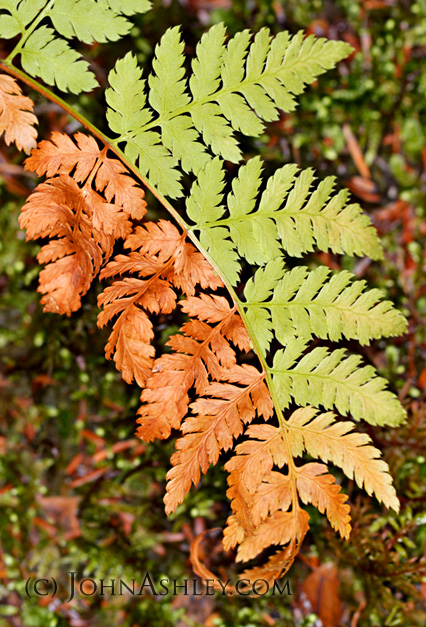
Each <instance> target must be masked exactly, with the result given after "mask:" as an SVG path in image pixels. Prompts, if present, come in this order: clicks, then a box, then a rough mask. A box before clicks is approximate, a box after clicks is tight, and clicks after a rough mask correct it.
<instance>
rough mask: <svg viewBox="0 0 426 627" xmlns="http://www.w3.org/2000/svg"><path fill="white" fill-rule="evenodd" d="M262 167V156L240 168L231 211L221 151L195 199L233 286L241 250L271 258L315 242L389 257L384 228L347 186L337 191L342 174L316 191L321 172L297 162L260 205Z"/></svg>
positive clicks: (211, 247)
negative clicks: (380, 234) (381, 235)
mask: <svg viewBox="0 0 426 627" xmlns="http://www.w3.org/2000/svg"><path fill="white" fill-rule="evenodd" d="M261 168H262V164H261V161H260V159H259V158H258V157H255V158H254V159H251V160H250V161H249V162H248V163H247V164H246V165H244V166H242V167H241V168H240V170H239V173H238V178H236V179H234V182H233V186H232V187H233V191H232V192H231V193H230V194H228V197H227V209H228V212H229V213H228V214H227V213H226V209H225V207H224V206H223V205H221V204H220V203H221V202H222V201H223V194H222V193H221V191H222V189H223V183H222V180H223V176H224V173H223V164H222V163H221V162H220V160H219V159H218V158H216V159H214V160H213V161H211V162H210V163H208V164H207V166H206V167H205V170H204V171H203V173H201V174H200V176H199V178H198V180H197V181H196V182H195V183H194V184H193V186H192V189H191V195H190V196H189V198H188V201H187V213H188V216H189V217H190V219H191V220H192V221H193V222H195V225H194V226H193V227H192V229H194V230H196V231H198V232H199V234H200V235H199V237H200V241H201V242H202V244H203V246H205V248H206V249H207V250H208V251H209V252H210V253H211V255H212V257H213V258H214V259H215V260H216V259H217V260H218V262H219V267H221V268H222V269H223V272H224V273H225V274H226V276H227V277H228V278H229V280H230V282H231V284H232V285H235V284H236V283H237V282H238V271H239V268H240V263H239V262H238V260H237V258H238V257H243V258H245V259H247V261H248V262H249V263H252V264H257V265H264V264H265V263H267V262H268V261H272V260H273V259H275V258H276V257H279V256H281V254H282V252H281V247H282V248H283V249H284V250H285V252H286V253H288V254H289V255H291V256H296V257H300V256H302V254H303V253H306V252H311V251H312V250H314V246H315V244H316V246H317V247H318V248H319V249H320V250H323V251H327V250H329V249H330V250H332V251H333V252H335V253H346V254H349V255H369V256H370V257H372V258H373V259H380V258H381V257H382V254H383V253H382V250H381V246H380V242H379V240H378V238H377V234H376V232H375V230H374V228H373V226H372V225H371V223H370V220H369V218H368V217H367V216H366V215H364V214H362V212H361V208H360V206H359V205H355V204H351V205H346V200H347V196H348V193H347V190H342V191H340V192H339V193H338V194H337V195H334V196H333V195H332V192H333V188H334V180H335V179H334V177H327V178H326V179H324V180H323V181H322V182H321V183H320V184H319V186H318V188H317V189H316V190H314V191H311V185H312V183H313V181H314V176H313V171H312V170H304V171H302V172H301V173H300V175H299V176H298V177H296V176H295V175H296V171H297V166H296V165H286V166H284V167H283V168H281V169H280V170H277V172H276V173H275V174H274V175H273V176H272V177H270V178H269V179H268V181H267V184H266V189H265V190H264V192H263V193H262V194H261V196H260V200H259V203H258V206H257V207H255V205H256V196H257V192H258V189H259V187H260V185H261V182H262V181H261V176H260V175H261Z"/></svg>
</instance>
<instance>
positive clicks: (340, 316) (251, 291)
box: [244, 259, 407, 349]
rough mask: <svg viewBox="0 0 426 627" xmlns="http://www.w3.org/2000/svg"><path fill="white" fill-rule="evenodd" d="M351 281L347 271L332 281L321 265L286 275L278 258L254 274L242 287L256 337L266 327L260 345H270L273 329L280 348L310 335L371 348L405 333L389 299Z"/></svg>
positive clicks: (403, 324)
mask: <svg viewBox="0 0 426 627" xmlns="http://www.w3.org/2000/svg"><path fill="white" fill-rule="evenodd" d="M353 278H354V277H353V275H351V274H350V272H346V271H342V272H339V273H338V274H334V275H333V276H332V277H331V278H330V270H329V268H326V267H324V266H321V267H319V268H317V269H316V270H314V271H313V272H309V271H308V270H307V268H306V267H304V266H302V267H297V268H293V269H292V270H290V271H289V272H286V271H285V270H284V264H283V262H282V260H280V259H278V260H274V261H271V262H269V263H268V264H267V265H266V266H265V267H264V268H260V269H259V270H257V272H256V274H255V275H254V277H253V278H252V279H251V280H250V281H249V282H248V283H247V285H246V288H245V291H244V296H245V298H246V301H247V302H246V304H245V305H244V306H245V307H246V309H247V317H248V319H249V320H250V323H251V324H252V325H256V327H257V328H259V333H261V331H262V329H264V331H263V333H264V334H265V335H267V337H268V338H269V340H268V341H267V340H266V339H265V337H264V336H262V335H261V337H263V342H262V346H263V347H264V348H265V349H266V348H268V347H269V341H270V340H271V339H272V330H274V332H275V336H276V338H277V339H278V340H279V342H281V344H284V345H285V344H287V343H288V342H289V341H291V340H292V339H294V338H296V337H303V338H305V339H307V340H309V339H311V338H312V336H313V335H315V336H317V337H319V338H322V339H329V340H332V341H334V342H336V341H338V340H340V339H341V338H342V337H345V338H347V339H348V340H352V339H354V340H358V341H359V342H360V343H361V344H369V343H370V341H371V340H373V339H378V338H381V337H389V336H393V335H401V334H403V333H405V331H406V330H407V321H406V319H405V318H404V316H403V315H402V314H401V313H400V312H399V311H398V310H397V309H395V308H394V307H393V306H392V303H391V302H390V301H383V300H382V293H381V292H380V290H378V289H372V290H369V291H364V288H365V286H366V282H365V281H353V280H352V279H353ZM272 291H273V295H272V298H271V299H270V297H271V293H272ZM269 299H270V300H269Z"/></svg>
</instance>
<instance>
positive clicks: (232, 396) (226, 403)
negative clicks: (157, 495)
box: [164, 365, 273, 513]
mask: <svg viewBox="0 0 426 627" xmlns="http://www.w3.org/2000/svg"><path fill="white" fill-rule="evenodd" d="M263 379H264V374H263V373H262V372H259V371H258V370H257V369H256V368H253V366H248V365H245V366H233V367H232V368H228V369H227V371H226V373H224V374H223V376H222V377H221V381H227V382H228V383H222V382H221V383H211V384H210V385H207V386H206V387H205V390H204V395H206V396H207V397H209V398H204V397H203V398H199V399H198V400H197V401H195V403H192V405H191V409H192V412H193V413H194V414H195V416H194V417H188V418H187V419H186V420H185V422H184V423H183V425H182V433H183V437H181V438H180V439H178V440H177V442H176V449H177V451H176V453H174V454H173V455H172V458H171V462H172V466H173V467H172V468H171V470H170V471H169V472H168V474H167V479H168V483H167V494H166V496H165V497H164V502H165V504H166V512H167V513H170V512H172V511H174V510H175V509H176V507H177V506H178V505H179V504H180V503H182V501H183V499H184V497H185V494H186V493H187V492H188V491H189V489H190V487H191V484H192V483H194V484H195V485H196V484H197V483H198V482H199V480H200V470H201V472H203V473H206V472H207V470H208V468H209V466H210V464H212V465H214V464H216V463H217V461H218V459H219V454H220V451H221V450H223V451H227V450H229V449H230V448H232V446H233V443H234V438H237V437H238V436H239V435H241V434H242V432H243V426H244V425H245V424H247V423H249V422H251V421H252V420H253V418H254V417H255V416H256V407H257V408H258V413H259V415H261V416H263V417H264V418H265V419H268V418H270V417H271V416H272V413H273V407H272V403H271V401H270V399H269V396H268V394H267V388H266V387H265V383H264V381H263ZM235 383H236V384H238V385H235ZM241 385H243V386H244V387H239V386H241ZM263 399H266V402H265V401H264V400H263Z"/></svg>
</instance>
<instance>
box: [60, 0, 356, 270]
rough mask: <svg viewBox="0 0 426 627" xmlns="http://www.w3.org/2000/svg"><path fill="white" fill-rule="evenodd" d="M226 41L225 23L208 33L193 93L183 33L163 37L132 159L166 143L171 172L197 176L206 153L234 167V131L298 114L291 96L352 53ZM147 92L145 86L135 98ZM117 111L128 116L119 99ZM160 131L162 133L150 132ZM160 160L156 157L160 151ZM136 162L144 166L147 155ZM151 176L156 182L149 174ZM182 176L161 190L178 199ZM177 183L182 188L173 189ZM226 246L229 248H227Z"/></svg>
mask: <svg viewBox="0 0 426 627" xmlns="http://www.w3.org/2000/svg"><path fill="white" fill-rule="evenodd" d="M63 1H65V0H63ZM225 36H226V31H225V28H224V26H223V24H217V25H216V26H214V27H213V28H211V29H210V31H209V32H208V33H206V34H205V35H203V37H202V38H201V41H200V42H199V44H198V45H197V49H196V58H195V59H193V61H192V71H193V74H192V75H191V76H190V77H189V90H188V85H187V78H186V75H185V69H184V64H185V55H184V44H183V42H182V39H181V35H180V32H179V27H173V28H170V29H168V30H167V31H166V33H165V34H164V35H163V37H162V39H161V41H160V43H159V44H158V45H157V46H156V49H155V58H154V61H153V73H152V74H151V75H150V76H149V79H148V84H149V93H148V101H149V105H150V106H149V107H148V106H147V105H146V101H145V100H143V103H144V104H143V105H142V106H143V108H144V111H145V116H146V119H147V120H149V121H147V122H145V124H144V125H142V126H140V127H138V128H135V127H130V128H125V129H123V131H121V133H120V137H119V138H118V140H117V141H118V142H120V141H123V142H126V143H128V142H130V143H132V144H133V145H134V147H133V148H132V150H131V153H132V154H134V155H136V156H135V158H137V154H138V153H137V147H138V146H139V147H142V146H145V147H146V146H147V145H149V146H155V145H156V144H158V143H159V142H160V141H161V142H162V144H163V146H164V148H165V149H166V152H165V153H164V154H163V164H162V166H161V168H160V169H164V170H169V169H170V168H174V167H175V166H174V165H172V164H173V161H172V160H171V159H170V157H172V158H173V159H175V160H177V161H179V162H180V164H181V167H182V169H183V170H184V171H186V172H194V173H195V174H198V173H199V172H200V170H201V169H202V168H203V167H204V166H205V165H206V164H207V163H208V161H209V160H210V159H211V157H210V156H209V154H208V153H207V152H206V147H208V148H209V149H210V150H211V151H212V152H213V153H214V154H215V155H218V156H220V157H222V158H223V159H226V160H229V161H232V162H234V163H237V162H238V161H239V160H240V159H241V150H240V148H239V146H238V142H237V139H236V138H235V136H234V132H235V131H239V132H242V133H244V134H246V135H252V136H259V135H260V134H261V133H262V131H263V128H264V126H263V122H262V119H263V120H266V121H271V120H276V119H278V115H279V114H278V109H283V110H285V111H290V110H292V109H294V101H293V97H292V94H294V93H300V91H302V90H303V88H304V86H305V85H306V84H308V83H309V82H312V81H313V80H314V79H315V77H316V76H318V75H319V74H322V73H323V72H324V71H325V70H326V69H327V68H328V67H332V66H333V65H335V63H337V62H338V61H339V60H340V59H343V58H344V57H345V56H347V54H349V52H350V50H351V47H350V46H348V45H347V44H345V43H342V42H329V41H326V40H323V39H319V40H317V39H315V38H314V37H308V38H307V39H305V40H304V39H303V36H302V34H300V33H299V34H298V35H297V36H296V37H293V38H291V37H290V35H288V33H287V34H285V36H284V35H282V34H281V35H279V36H277V37H276V38H275V39H274V40H272V39H271V36H270V34H269V30H268V29H262V30H261V31H260V32H259V33H258V34H257V35H256V36H255V37H254V40H253V41H252V35H251V33H250V31H248V30H245V31H243V32H242V33H238V34H237V35H235V37H233V38H231V39H230V40H229V41H228V43H227V44H225ZM125 67H126V66H125V65H123V64H122V63H120V62H118V63H117V66H116V68H115V70H114V71H113V73H111V80H110V84H111V89H112V90H114V89H115V87H114V84H113V83H114V79H116V77H117V75H118V74H123V75H122V76H121V79H120V80H121V85H122V86H123V85H124V84H125V83H126V77H125V75H124V70H125ZM115 82H117V81H115ZM143 89H144V86H143V85H142V84H141V85H140V89H138V93H142V90H143ZM134 93H135V88H134V86H133V85H129V95H127V92H126V90H123V89H122V91H121V96H122V98H123V99H124V100H126V98H129V99H130V100H133V99H134ZM140 100H141V101H142V98H140ZM112 108H113V109H114V111H115V112H116V113H117V114H121V115H123V117H124V112H123V111H122V110H121V109H120V103H119V102H118V99H116V100H115V104H114V105H112ZM155 127H158V128H159V129H160V132H161V134H160V133H158V132H154V131H153V130H152V129H153V128H155ZM111 128H112V127H111ZM116 128H117V125H114V128H112V130H113V131H114V132H117V131H116ZM145 135H147V136H148V137H147V138H146V137H143V136H145ZM126 154H129V153H126ZM156 154H157V156H159V155H158V150H156ZM167 157H168V158H167ZM139 163H141V164H142V163H143V153H142V151H141V154H140V155H139ZM144 173H145V172H144ZM148 176H149V178H150V180H151V182H153V183H154V180H152V178H151V177H152V173H150V171H148ZM180 177H181V173H180V172H179V171H178V170H176V173H175V174H172V173H171V172H168V173H167V176H166V180H164V181H162V180H161V178H160V177H159V176H157V179H156V181H157V184H158V185H159V188H160V191H161V192H162V193H163V194H168V195H171V196H173V197H177V196H179V195H181V190H180V184H179V182H178V181H179V179H180ZM172 179H173V180H174V181H177V183H176V184H172V183H171V181H172ZM268 228H269V229H271V225H268ZM209 239H210V240H211V241H217V233H216V234H210V236H209ZM223 246H225V245H223ZM223 246H222V248H223ZM226 248H227V249H228V250H229V248H230V247H229V244H227V245H226ZM267 260H268V259H266V260H265V261H267Z"/></svg>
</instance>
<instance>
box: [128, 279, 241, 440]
mask: <svg viewBox="0 0 426 627" xmlns="http://www.w3.org/2000/svg"><path fill="white" fill-rule="evenodd" d="M212 286H214V284H213V283H212ZM181 306H182V309H183V311H184V312H186V313H188V314H190V315H191V316H192V317H193V318H196V320H193V321H191V322H189V323H185V324H184V325H183V326H182V327H181V329H180V331H181V333H182V334H181V335H180V334H178V335H173V336H171V338H170V339H169V340H168V342H167V344H168V345H169V346H170V347H171V348H173V349H174V351H175V352H174V353H172V354H171V355H162V356H161V357H160V358H159V359H157V360H156V362H155V365H154V367H153V374H152V376H151V377H150V378H149V379H148V381H147V383H146V387H145V389H144V390H143V391H142V394H141V400H142V401H143V403H144V404H143V405H142V407H141V408H140V409H139V411H138V414H139V415H140V416H141V417H140V418H138V420H137V422H138V423H139V425H140V426H139V427H138V436H139V437H140V438H141V439H142V440H145V441H148V442H149V441H150V440H153V439H155V438H160V439H162V438H167V437H169V435H170V432H171V429H179V428H180V426H181V422H182V419H183V418H184V417H185V415H186V414H187V412H188V404H189V396H188V392H189V390H190V388H191V387H192V386H194V387H195V390H196V392H197V393H198V394H199V395H200V396H201V395H202V394H204V392H205V390H206V389H207V387H208V385H209V375H210V377H211V378H212V379H214V380H219V379H221V377H222V373H223V369H224V368H232V367H234V366H235V363H236V357H235V351H234V350H233V348H232V347H231V346H230V342H232V343H233V344H234V345H235V346H239V347H240V348H241V349H242V350H245V351H248V350H249V348H250V344H249V339H248V336H247V332H246V330H245V327H244V325H243V323H242V321H241V318H240V317H239V316H238V314H237V313H236V312H235V308H231V307H230V306H229V303H228V301H227V300H226V299H225V298H223V297H220V296H214V295H211V296H208V295H207V294H201V295H200V297H194V296H190V297H189V298H188V299H186V300H184V301H182V303H181ZM215 323H217V324H216V325H215V326H212V325H213V324H215Z"/></svg>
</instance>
